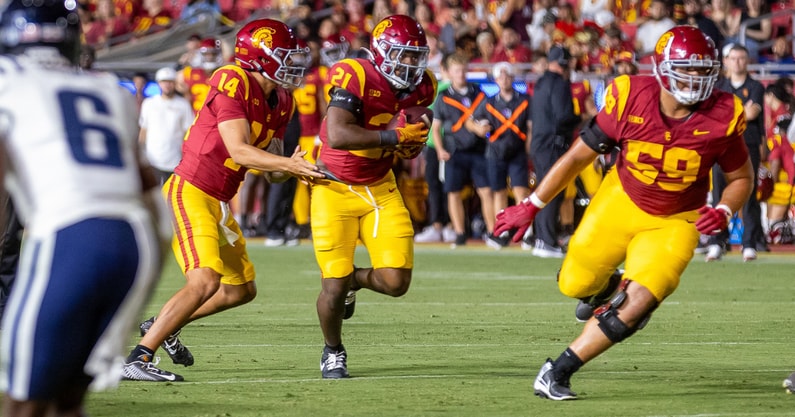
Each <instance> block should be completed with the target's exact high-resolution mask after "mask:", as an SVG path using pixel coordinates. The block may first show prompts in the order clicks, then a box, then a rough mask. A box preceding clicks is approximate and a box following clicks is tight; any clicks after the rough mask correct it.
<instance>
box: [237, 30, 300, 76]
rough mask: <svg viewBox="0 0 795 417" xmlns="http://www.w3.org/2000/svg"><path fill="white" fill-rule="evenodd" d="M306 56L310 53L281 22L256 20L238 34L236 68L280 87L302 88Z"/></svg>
mask: <svg viewBox="0 0 795 417" xmlns="http://www.w3.org/2000/svg"><path fill="white" fill-rule="evenodd" d="M307 56H308V50H307V49H302V48H299V47H298V42H297V40H296V38H295V35H294V34H293V31H292V30H291V29H290V28H289V27H288V26H287V25H285V24H284V23H282V22H279V21H278V20H273V19H258V20H253V21H251V22H249V23H247V24H246V25H245V26H243V28H242V29H240V31H239V32H237V40H236V41H235V62H237V65H238V66H240V67H241V68H243V69H245V70H248V71H256V72H259V73H260V74H262V75H263V76H264V77H265V78H267V79H269V80H271V81H273V82H275V83H277V84H279V85H282V86H285V87H297V86H299V85H301V82H303V78H304V70H305V69H306V67H305V65H306V57H307Z"/></svg>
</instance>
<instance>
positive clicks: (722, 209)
mask: <svg viewBox="0 0 795 417" xmlns="http://www.w3.org/2000/svg"><path fill="white" fill-rule="evenodd" d="M698 214H700V215H701V217H699V218H698V220H697V221H696V229H697V230H698V232H699V233H701V234H702V235H717V234H718V233H720V232H721V231H722V230H724V229H726V228H727V227H729V220H730V219H731V218H732V211H731V209H729V207H728V206H727V205H725V204H718V205H717V206H715V207H710V206H704V207H701V208H700V209H698Z"/></svg>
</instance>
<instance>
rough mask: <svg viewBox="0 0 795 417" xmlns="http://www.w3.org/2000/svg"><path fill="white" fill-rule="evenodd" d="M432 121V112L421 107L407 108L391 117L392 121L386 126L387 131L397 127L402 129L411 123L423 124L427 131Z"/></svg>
mask: <svg viewBox="0 0 795 417" xmlns="http://www.w3.org/2000/svg"><path fill="white" fill-rule="evenodd" d="M432 121H433V110H431V109H429V108H427V107H422V106H414V107H408V108H405V109H403V110H401V111H399V112H398V113H397V114H395V115H394V116H393V117H392V120H390V121H389V123H388V124H387V125H386V128H387V130H393V129H395V128H397V127H403V126H405V125H406V124H411V123H420V122H422V123H425V126H426V127H428V128H429V129H430V128H431V122H432Z"/></svg>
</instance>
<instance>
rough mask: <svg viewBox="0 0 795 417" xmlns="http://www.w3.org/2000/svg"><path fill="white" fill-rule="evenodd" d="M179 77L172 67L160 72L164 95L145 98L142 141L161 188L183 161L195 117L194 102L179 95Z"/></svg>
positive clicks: (141, 131)
mask: <svg viewBox="0 0 795 417" xmlns="http://www.w3.org/2000/svg"><path fill="white" fill-rule="evenodd" d="M176 77H177V72H176V71H174V69H173V68H171V67H165V68H160V69H159V70H157V73H156V74H155V81H157V85H158V86H160V94H159V95H156V96H152V97H149V98H146V99H144V101H143V103H142V104H141V114H140V115H139V117H138V126H139V127H140V130H139V132H138V139H139V141H140V143H141V146H142V147H143V149H144V153H145V154H146V158H147V160H148V161H149V164H151V165H152V168H154V171H155V176H156V177H157V179H158V183H159V184H160V185H161V186H162V185H163V184H165V182H166V180H168V177H170V176H171V174H173V173H174V168H175V167H176V166H177V164H178V163H179V161H180V159H182V140H183V138H184V136H185V132H187V131H188V128H190V125H191V123H192V122H193V116H194V115H193V108H192V107H191V105H190V102H189V101H188V100H186V99H185V98H184V97H182V96H180V95H178V94H177V89H176V86H175V85H176V82H175V81H176Z"/></svg>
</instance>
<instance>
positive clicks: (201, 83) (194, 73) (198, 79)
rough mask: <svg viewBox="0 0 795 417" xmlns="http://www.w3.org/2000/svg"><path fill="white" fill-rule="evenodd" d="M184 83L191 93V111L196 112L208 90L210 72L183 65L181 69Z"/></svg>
mask: <svg viewBox="0 0 795 417" xmlns="http://www.w3.org/2000/svg"><path fill="white" fill-rule="evenodd" d="M182 75H183V78H184V79H185V85H186V86H187V87H188V91H190V95H191V103H190V104H191V105H192V106H193V111H194V112H198V111H199V109H201V108H202V104H204V100H205V99H206V98H207V93H209V92H210V88H211V87H210V76H211V75H212V73H208V72H207V71H205V70H203V69H201V68H193V67H185V68H184V69H183V70H182Z"/></svg>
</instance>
